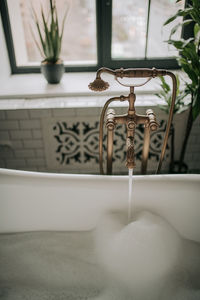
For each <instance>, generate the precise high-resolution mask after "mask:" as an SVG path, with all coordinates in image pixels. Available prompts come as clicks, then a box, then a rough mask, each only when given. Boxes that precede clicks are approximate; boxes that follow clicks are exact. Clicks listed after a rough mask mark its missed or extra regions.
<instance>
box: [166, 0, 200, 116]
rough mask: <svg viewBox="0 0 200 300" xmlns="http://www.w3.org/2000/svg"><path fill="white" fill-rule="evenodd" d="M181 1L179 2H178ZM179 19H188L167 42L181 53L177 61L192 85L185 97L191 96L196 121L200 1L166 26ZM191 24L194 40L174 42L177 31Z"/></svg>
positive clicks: (199, 102)
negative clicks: (192, 25)
mask: <svg viewBox="0 0 200 300" xmlns="http://www.w3.org/2000/svg"><path fill="white" fill-rule="evenodd" d="M179 1H180V0H177V2H179ZM178 17H186V19H185V20H184V21H183V22H181V23H179V24H178V25H176V26H174V27H173V28H172V30H171V33H170V37H169V40H168V41H167V42H168V44H171V45H173V46H174V47H175V48H176V49H177V50H178V51H179V54H180V55H179V57H177V61H178V63H179V65H180V66H181V68H182V70H183V71H184V72H185V73H186V74H187V76H188V77H189V79H190V80H191V82H190V83H185V95H187V94H190V95H191V105H192V117H193V121H194V120H195V119H196V118H197V116H198V115H199V114H200V1H199V0H191V5H189V6H188V7H187V8H185V9H179V10H178V11H177V13H176V14H175V15H174V16H172V17H170V18H169V19H168V20H167V21H166V22H165V24H164V25H167V24H169V23H171V22H173V21H174V20H175V19H176V18H178ZM189 23H192V24H194V36H193V38H190V39H187V40H185V39H183V38H181V39H179V40H174V39H173V38H172V36H173V35H174V33H175V32H176V31H177V29H178V28H179V27H180V26H181V27H182V28H183V27H184V26H186V25H188V24H189Z"/></svg>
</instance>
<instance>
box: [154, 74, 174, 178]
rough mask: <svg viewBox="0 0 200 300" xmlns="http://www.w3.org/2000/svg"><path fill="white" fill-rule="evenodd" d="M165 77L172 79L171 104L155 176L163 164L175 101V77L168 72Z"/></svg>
mask: <svg viewBox="0 0 200 300" xmlns="http://www.w3.org/2000/svg"><path fill="white" fill-rule="evenodd" d="M166 75H168V76H170V77H171V79H172V85H173V90H172V102H171V105H170V111H169V118H168V122H167V127H166V131H165V137H164V140H163V146H162V150H161V154H160V160H159V163H158V167H157V170H156V174H158V173H160V170H161V167H162V162H163V159H164V155H165V151H166V147H167V142H168V138H169V132H170V128H171V124H172V119H173V112H174V105H175V100H176V89H177V82H176V76H175V75H174V74H173V73H172V72H169V71H167V72H166Z"/></svg>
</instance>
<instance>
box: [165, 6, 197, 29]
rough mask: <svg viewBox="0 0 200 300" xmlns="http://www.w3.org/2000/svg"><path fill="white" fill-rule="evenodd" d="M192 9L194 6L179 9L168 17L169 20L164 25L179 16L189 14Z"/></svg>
mask: <svg viewBox="0 0 200 300" xmlns="http://www.w3.org/2000/svg"><path fill="white" fill-rule="evenodd" d="M192 10H193V9H192V8H186V9H179V10H178V11H177V13H176V14H175V15H174V16H172V17H170V18H169V19H167V21H166V22H165V23H164V26H165V25H167V24H169V23H171V22H173V21H174V20H175V19H176V18H177V17H185V16H187V15H189V14H190V13H191V11H192Z"/></svg>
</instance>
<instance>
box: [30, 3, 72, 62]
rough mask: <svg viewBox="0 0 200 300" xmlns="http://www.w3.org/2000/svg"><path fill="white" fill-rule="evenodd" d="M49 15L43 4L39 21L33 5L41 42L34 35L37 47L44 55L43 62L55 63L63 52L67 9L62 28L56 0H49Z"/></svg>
mask: <svg viewBox="0 0 200 300" xmlns="http://www.w3.org/2000/svg"><path fill="white" fill-rule="evenodd" d="M49 7H50V11H49V15H48V17H46V16H45V14H44V10H43V8H42V6H41V20H42V22H41V23H40V22H39V18H38V16H37V14H36V12H35V10H34V8H33V7H32V11H33V18H34V22H35V24H36V28H37V32H38V35H39V42H40V43H39V42H38V41H37V39H36V38H35V36H34V35H33V37H34V40H35V43H36V46H37V48H38V49H39V51H40V53H41V55H42V57H43V59H44V60H43V62H46V63H52V64H55V63H57V62H58V61H59V59H60V52H61V45H62V39H63V31H64V25H65V20H66V16H67V10H66V11H65V14H64V17H63V20H62V25H61V28H60V27H59V23H58V12H57V8H56V1H55V0H49Z"/></svg>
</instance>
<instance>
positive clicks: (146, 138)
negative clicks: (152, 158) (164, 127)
mask: <svg viewBox="0 0 200 300" xmlns="http://www.w3.org/2000/svg"><path fill="white" fill-rule="evenodd" d="M149 145H150V128H149V124H148V123H147V124H145V127H144V144H143V150H142V164H141V173H142V174H143V175H144V174H146V172H147V162H148V156H149Z"/></svg>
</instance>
